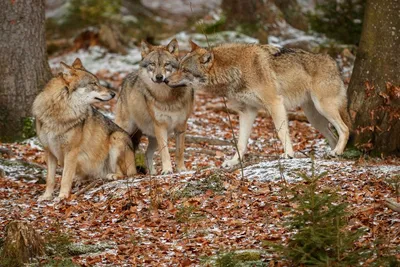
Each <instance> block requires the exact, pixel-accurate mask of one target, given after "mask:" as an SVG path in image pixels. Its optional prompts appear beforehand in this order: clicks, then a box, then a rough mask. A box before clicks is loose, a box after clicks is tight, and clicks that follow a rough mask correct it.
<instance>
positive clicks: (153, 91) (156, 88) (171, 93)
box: [139, 71, 188, 103]
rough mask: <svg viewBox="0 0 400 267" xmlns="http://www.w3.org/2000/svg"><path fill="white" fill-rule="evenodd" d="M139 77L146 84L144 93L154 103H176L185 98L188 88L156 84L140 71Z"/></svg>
mask: <svg viewBox="0 0 400 267" xmlns="http://www.w3.org/2000/svg"><path fill="white" fill-rule="evenodd" d="M139 77H140V79H141V80H142V82H143V84H144V88H143V89H142V93H143V94H144V95H145V96H146V98H147V99H148V100H150V101H153V102H159V103H160V102H165V103H168V102H175V101H176V100H178V99H180V98H182V97H184V96H185V95H186V94H185V91H186V90H188V89H187V88H171V87H169V86H168V85H166V84H165V83H155V82H153V81H152V80H151V79H150V78H149V76H148V75H147V74H146V73H144V71H139Z"/></svg>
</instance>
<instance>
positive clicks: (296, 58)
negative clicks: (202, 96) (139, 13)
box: [165, 41, 351, 167]
mask: <svg viewBox="0 0 400 267" xmlns="http://www.w3.org/2000/svg"><path fill="white" fill-rule="evenodd" d="M190 43H191V52H189V53H188V54H187V55H186V56H184V57H183V58H182V60H181V62H180V67H179V70H178V71H176V72H175V73H174V74H172V75H171V76H170V77H168V79H167V80H166V81H165V82H166V83H167V84H168V86H170V87H172V88H180V87H181V86H186V87H188V86H189V87H190V86H191V87H193V88H194V89H195V90H196V89H199V88H201V89H204V90H206V91H208V92H211V93H212V94H214V95H216V96H223V97H227V98H228V100H230V101H231V103H232V104H233V107H234V109H236V110H237V111H238V112H239V126H240V129H239V139H238V144H237V146H238V152H236V154H235V155H234V156H233V158H232V159H230V160H226V161H225V162H224V163H223V166H224V167H231V166H233V165H235V164H237V163H239V160H240V158H242V157H243V155H244V153H245V151H246V147H247V141H248V139H249V136H250V133H251V128H252V125H253V122H254V120H255V118H256V115H257V111H258V109H260V108H264V109H266V110H268V111H269V113H270V114H271V117H272V119H273V122H274V125H275V128H276V130H277V135H278V137H279V139H280V141H281V142H282V144H283V147H284V155H283V156H284V157H285V158H287V157H290V158H291V157H293V156H294V152H293V148H292V143H291V140H290V137H289V127H288V119H287V113H286V109H288V108H293V107H296V106H301V107H302V108H303V110H304V113H305V114H306V116H307V118H308V120H309V121H310V123H311V124H312V125H313V126H314V127H315V128H317V130H319V131H320V132H321V133H322V134H323V135H324V136H325V137H326V138H327V140H328V142H329V145H330V147H331V148H332V150H331V152H330V155H332V156H336V155H341V154H342V153H343V150H344V149H345V147H346V144H347V141H348V138H349V129H350V127H351V123H350V117H349V114H348V111H347V93H346V88H345V86H344V84H343V81H342V80H341V78H340V74H339V71H338V68H337V65H336V63H335V61H334V60H333V59H332V58H330V57H329V56H328V55H322V54H313V53H309V52H306V51H303V50H300V49H287V48H278V47H274V46H271V45H258V44H238V43H237V44H223V45H219V46H215V47H211V48H208V49H205V48H201V47H199V46H198V45H197V44H196V43H194V42H192V41H191V42H190ZM330 123H331V124H332V125H333V126H334V127H335V129H336V131H337V133H338V135H339V137H337V136H336V134H334V133H333V132H332V131H331V128H330V127H329V125H330Z"/></svg>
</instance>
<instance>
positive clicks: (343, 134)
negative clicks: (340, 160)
mask: <svg viewBox="0 0 400 267" xmlns="http://www.w3.org/2000/svg"><path fill="white" fill-rule="evenodd" d="M312 100H313V102H314V104H315V107H316V109H317V110H318V111H319V112H320V113H321V114H322V115H323V116H324V117H325V118H326V119H327V120H328V121H329V122H330V123H332V125H333V126H334V127H335V129H336V131H337V132H338V134H339V140H338V142H337V144H336V146H335V148H334V149H333V150H332V151H331V153H330V155H331V156H336V155H341V154H343V151H344V149H345V147H346V144H347V141H348V140H349V135H350V131H349V128H348V127H347V125H346V124H345V122H344V121H343V119H342V118H341V116H340V108H341V105H342V103H340V101H338V100H339V99H338V98H337V97H325V98H317V97H315V96H312Z"/></svg>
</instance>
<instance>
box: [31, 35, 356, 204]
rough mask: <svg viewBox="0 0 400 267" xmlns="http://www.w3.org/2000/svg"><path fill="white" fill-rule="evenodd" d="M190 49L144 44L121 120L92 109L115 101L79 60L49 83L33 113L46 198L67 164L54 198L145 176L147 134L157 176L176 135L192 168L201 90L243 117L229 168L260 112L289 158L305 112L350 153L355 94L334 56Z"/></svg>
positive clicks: (233, 47) (127, 84)
mask: <svg viewBox="0 0 400 267" xmlns="http://www.w3.org/2000/svg"><path fill="white" fill-rule="evenodd" d="M190 46H191V51H190V52H188V53H187V54H186V55H185V56H183V57H180V53H179V47H178V42H177V41H176V39H173V40H172V41H170V42H169V44H168V45H166V46H162V45H161V46H156V45H151V44H149V43H147V42H145V41H142V43H141V56H142V60H141V62H140V66H139V69H138V70H137V71H134V72H132V73H130V74H128V75H127V76H126V78H125V79H124V81H123V83H122V86H121V89H120V93H119V98H118V100H117V104H116V108H115V121H114V122H113V121H112V120H111V119H109V118H107V117H105V116H104V115H103V114H102V113H100V112H99V111H98V110H97V109H96V108H94V107H93V106H92V104H94V103H96V102H103V101H109V100H111V99H112V98H114V97H115V96H116V94H115V93H114V92H113V91H112V90H110V89H108V88H106V87H104V86H102V85H101V83H100V81H99V79H98V78H97V77H96V76H95V75H94V74H92V73H91V72H90V71H89V70H87V69H86V68H85V67H84V66H83V64H82V62H81V60H80V59H79V58H77V59H76V60H75V61H74V62H73V63H72V65H67V64H65V63H63V62H61V68H62V72H60V73H59V74H58V75H57V76H55V77H54V78H53V79H51V80H50V81H49V83H48V84H47V85H46V87H45V88H44V90H43V91H42V92H40V93H39V95H38V96H37V97H36V99H35V101H34V103H33V107H32V111H33V115H34V117H35V119H36V130H37V136H38V138H39V140H40V142H41V143H42V145H43V147H44V150H45V153H46V162H47V168H48V170H47V177H46V190H45V192H44V194H43V195H41V196H40V197H39V201H44V200H52V199H53V193H54V189H55V181H56V179H55V175H56V168H57V166H58V165H61V166H62V167H63V172H62V178H61V187H60V192H59V194H58V197H57V198H55V199H54V200H55V201H61V200H63V199H66V198H68V197H69V196H70V194H71V188H72V184H73V182H74V181H79V180H82V179H95V178H96V179H97V178H105V179H112V180H114V179H120V178H123V177H132V176H134V175H136V173H137V170H136V165H135V152H136V150H137V148H138V146H139V144H140V140H141V137H142V135H145V136H146V137H147V138H148V146H147V149H146V152H145V159H146V160H145V161H146V165H147V169H148V172H149V173H150V174H152V175H154V174H157V171H156V169H155V167H154V163H153V158H154V153H155V152H156V151H157V150H158V152H159V153H160V156H161V163H162V170H161V173H162V174H170V173H172V172H173V166H172V163H171V156H170V154H169V149H168V138H169V137H170V136H174V137H175V144H176V152H175V160H176V164H175V166H176V171H177V172H184V171H186V168H185V162H184V151H185V133H186V128H187V122H188V118H189V117H190V115H191V113H192V111H193V106H194V95H195V91H196V90H204V91H207V92H209V93H210V94H211V95H214V96H216V97H225V98H226V99H228V101H229V102H230V105H231V106H232V108H233V109H235V110H237V112H238V114H239V126H240V128H239V137H238V141H237V146H236V147H237V149H236V153H235V155H234V156H233V157H232V158H231V159H226V160H225V161H224V163H223V167H226V168H229V167H232V166H235V165H236V164H239V163H240V160H241V159H242V158H243V156H244V154H245V152H246V148H247V142H248V139H249V137H250V134H251V129H252V125H253V123H254V120H255V118H256V116H257V113H258V110H259V109H265V110H267V111H268V112H269V114H270V115H271V117H272V120H273V123H274V125H275V129H276V132H277V136H278V138H279V140H280V142H281V144H282V146H283V150H284V154H283V155H282V156H283V157H285V158H292V157H294V151H293V147H292V143H291V140H290V135H289V127H288V118H287V109H290V108H295V107H299V106H300V107H301V108H302V109H303V111H304V113H305V115H306V117H307V119H308V121H309V122H310V123H311V124H312V126H313V127H315V128H316V129H317V130H318V131H319V132H320V133H322V134H323V135H324V137H325V138H326V139H327V141H328V143H329V146H330V147H331V150H330V153H329V154H330V156H333V157H334V156H340V155H341V154H342V153H343V151H344V149H345V147H346V144H347V141H348V139H349V133H350V129H351V124H350V117H349V114H348V111H347V92H346V88H345V86H344V84H343V81H342V79H341V77H340V73H339V70H338V68H337V65H336V62H335V61H334V60H333V59H332V58H331V57H329V56H328V55H323V54H315V53H311V52H306V51H303V50H300V49H287V48H279V47H275V46H272V45H263V44H240V43H232V44H221V45H217V46H213V47H206V48H203V47H200V46H198V45H197V44H195V43H194V42H192V41H190ZM332 126H333V127H332Z"/></svg>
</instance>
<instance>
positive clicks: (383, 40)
mask: <svg viewBox="0 0 400 267" xmlns="http://www.w3.org/2000/svg"><path fill="white" fill-rule="evenodd" d="M399 14H400V1H396V0H380V1H376V0H368V1H367V6H366V9H365V15H364V24H363V29H362V34H361V40H360V46H359V49H358V52H357V57H356V62H355V66H354V71H353V76H352V78H351V81H350V85H349V90H348V92H349V99H350V103H349V110H350V115H351V118H352V120H353V123H354V127H353V130H354V136H353V137H354V138H353V143H354V144H355V145H356V146H358V147H359V148H361V149H363V150H366V151H370V152H372V153H373V154H376V155H381V154H383V155H386V154H399V153H400V75H399V70H400V60H399V53H400V19H399Z"/></svg>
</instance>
